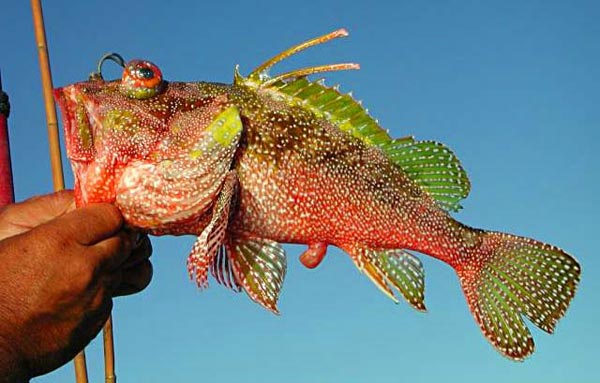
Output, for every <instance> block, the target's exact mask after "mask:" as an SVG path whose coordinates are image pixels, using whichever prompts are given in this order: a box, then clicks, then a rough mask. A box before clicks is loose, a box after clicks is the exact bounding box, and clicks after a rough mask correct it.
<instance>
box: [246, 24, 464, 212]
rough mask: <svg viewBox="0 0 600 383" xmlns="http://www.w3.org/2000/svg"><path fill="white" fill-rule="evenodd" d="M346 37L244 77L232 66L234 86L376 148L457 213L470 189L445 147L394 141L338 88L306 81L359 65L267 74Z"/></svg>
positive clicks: (288, 52)
mask: <svg viewBox="0 0 600 383" xmlns="http://www.w3.org/2000/svg"><path fill="white" fill-rule="evenodd" d="M345 36H348V32H347V31H346V30H345V29H338V30H336V31H333V32H331V33H328V34H326V35H323V36H320V37H316V38H314V39H311V40H307V41H305V42H303V43H301V44H298V45H295V46H293V47H291V48H288V49H287V50H285V51H283V52H281V53H279V54H278V55H276V56H274V57H272V58H271V59H269V60H267V61H266V62H264V63H263V64H261V65H260V66H259V67H258V68H256V69H255V70H254V71H252V72H251V73H250V75H248V77H243V76H242V75H241V74H240V73H239V71H238V68H237V67H236V68H235V72H234V84H237V85H245V86H248V87H251V88H255V89H260V91H261V92H265V93H267V94H270V95H271V96H272V97H274V98H276V99H283V100H285V101H287V102H288V103H290V104H295V105H300V106H301V107H303V108H306V109H309V110H310V111H312V112H313V113H315V115H317V116H318V117H321V118H324V119H326V120H328V121H330V122H331V123H332V124H334V125H335V126H337V127H338V128H339V129H340V130H342V131H344V132H347V133H349V134H351V135H353V136H354V137H356V138H358V139H360V140H362V141H363V142H365V143H366V144H367V145H370V146H376V147H379V148H380V149H382V150H383V152H384V153H385V154H386V155H387V156H388V157H389V158H390V159H391V160H392V161H393V162H394V163H395V164H396V165H398V166H399V167H400V168H401V169H402V170H404V171H405V172H406V174H407V175H408V177H409V178H411V179H412V180H413V181H414V182H415V183H417V184H418V185H419V186H420V187H422V188H423V189H424V190H425V191H426V192H427V193H428V194H429V195H431V197H432V198H433V199H434V200H435V201H436V202H437V203H438V205H439V206H440V207H442V208H444V209H447V210H458V209H459V208H460V205H459V204H458V202H459V201H460V200H461V199H463V198H465V197H466V196H467V194H469V189H470V185H469V180H468V178H467V175H466V173H465V171H464V169H463V168H462V166H461V165H460V162H459V161H458V158H456V156H455V155H454V154H453V153H452V152H451V151H450V149H448V148H447V147H445V146H444V145H442V144H440V143H436V142H432V141H415V140H414V139H413V138H406V139H399V140H394V139H392V138H391V137H390V136H389V134H388V132H387V131H386V130H385V129H383V128H381V127H380V126H379V123H378V122H377V120H375V119H374V118H373V117H371V116H370V115H369V113H368V111H367V110H366V109H364V108H363V107H362V105H361V104H360V102H357V101H356V100H354V98H353V97H352V95H351V94H344V93H341V92H340V91H339V90H338V89H337V87H333V88H330V87H327V86H325V85H324V84H323V83H322V81H316V82H313V81H309V80H308V79H307V78H306V76H308V75H310V74H315V73H321V72H331V71H340V70H351V69H359V68H360V67H359V65H358V64H354V63H342V64H330V65H321V66H316V67H308V68H302V69H297V70H293V71H290V72H286V73H283V74H280V75H277V76H275V77H271V76H270V75H269V70H270V69H271V68H272V67H273V65H275V64H276V63H278V62H280V61H282V60H284V59H286V58H288V57H290V56H292V55H294V54H296V53H298V52H300V51H303V50H305V49H307V48H309V47H313V46H315V45H319V44H323V43H325V42H327V41H331V40H334V39H338V38H340V37H345Z"/></svg>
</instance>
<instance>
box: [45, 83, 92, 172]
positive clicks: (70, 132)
mask: <svg viewBox="0 0 600 383" xmlns="http://www.w3.org/2000/svg"><path fill="white" fill-rule="evenodd" d="M53 93H54V99H55V101H56V103H57V104H58V108H59V110H60V112H61V116H62V124H63V132H64V138H65V144H66V148H67V156H68V158H69V159H70V160H71V161H77V162H90V161H93V160H94V157H95V154H94V150H93V145H92V147H88V148H85V147H84V145H83V144H82V142H81V137H79V134H80V126H79V123H78V121H77V116H76V112H77V108H78V107H83V108H84V110H85V113H84V116H85V119H86V121H85V122H84V123H87V125H88V127H89V129H92V130H93V127H94V125H93V124H94V121H93V119H92V118H90V114H89V109H88V108H87V105H86V104H87V100H85V97H84V94H83V92H81V91H80V90H78V89H77V85H76V84H75V85H68V86H66V87H60V88H56V89H54V91H53ZM77 98H81V101H79V102H78V101H77ZM81 102H83V105H80V103H81ZM90 136H91V137H93V133H92V132H90Z"/></svg>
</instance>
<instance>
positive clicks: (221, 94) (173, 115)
mask: <svg viewBox="0 0 600 383" xmlns="http://www.w3.org/2000/svg"><path fill="white" fill-rule="evenodd" d="M221 88H222V87H219V86H217V85H214V84H208V83H182V82H167V81H165V80H164V79H163V77H162V73H161V71H160V69H159V68H158V67H157V66H156V65H154V64H152V63H151V62H148V61H145V60H133V61H130V62H129V63H127V64H126V65H125V69H124V71H123V76H122V78H121V79H120V80H114V81H104V80H103V79H102V78H101V77H100V78H98V77H97V78H91V79H90V80H88V81H84V82H79V83H75V84H72V85H68V86H65V87H62V88H58V89H56V90H55V91H54V94H55V98H56V100H57V103H58V105H59V108H60V110H61V113H62V121H63V128H64V134H65V144H66V148H67V156H68V158H69V159H70V161H71V164H72V168H73V173H74V176H75V185H74V186H75V195H76V202H77V203H78V205H85V204H88V203H92V202H114V201H115V199H116V197H117V192H118V188H119V182H120V178H121V176H122V175H123V173H124V172H125V171H126V170H127V169H128V168H130V167H135V166H139V165H140V164H141V163H144V164H154V165H156V164H158V163H160V162H165V161H167V160H168V161H170V162H175V163H177V164H179V165H180V166H179V170H180V171H184V170H185V167H186V166H198V163H199V162H201V161H202V160H203V158H202V155H205V156H211V155H214V153H209V152H208V151H199V150H198V147H199V146H201V143H202V142H204V141H207V140H214V137H215V134H216V133H215V132H214V131H209V130H210V129H209V127H210V126H211V122H212V121H213V120H214V119H215V116H217V115H219V113H221V112H222V111H223V110H224V109H226V108H227V106H228V105H229V104H228V101H227V95H226V92H225V91H223V89H221ZM213 130H214V129H213ZM239 130H241V127H238V128H236V129H234V131H233V135H231V134H230V135H229V136H228V135H227V134H225V137H226V141H227V139H229V140H230V141H232V140H234V139H235V138H236V137H238V138H239ZM220 133H223V132H220ZM225 133H227V132H225ZM229 133H232V132H229ZM221 136H223V134H221ZM220 138H223V137H220ZM230 141H228V142H226V143H228V144H231V143H232V142H230ZM190 153H192V154H190ZM190 157H192V158H193V159H194V160H195V161H187V162H186V161H185V160H186V159H189V158H190ZM194 162H195V163H194Z"/></svg>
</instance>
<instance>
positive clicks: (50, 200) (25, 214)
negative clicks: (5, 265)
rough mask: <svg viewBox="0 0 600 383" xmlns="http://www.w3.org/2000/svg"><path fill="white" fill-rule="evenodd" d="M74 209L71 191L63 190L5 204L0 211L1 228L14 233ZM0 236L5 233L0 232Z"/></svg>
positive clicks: (26, 229) (3, 236)
mask: <svg viewBox="0 0 600 383" xmlns="http://www.w3.org/2000/svg"><path fill="white" fill-rule="evenodd" d="M74 209H75V200H74V197H73V191H71V190H63V191H60V192H57V193H53V194H47V195H43V196H37V197H33V198H30V199H28V200H25V201H23V202H18V203H15V204H11V205H8V206H6V207H5V208H3V209H2V210H1V211H0V217H1V219H2V221H3V225H2V226H3V229H4V230H7V231H9V232H10V234H11V235H16V234H19V233H22V232H25V231H28V230H31V229H32V228H34V227H37V226H39V225H41V224H44V223H46V222H48V221H51V220H53V219H54V218H56V217H60V216H62V215H64V214H66V213H68V212H69V211H71V210H74ZM0 237H2V238H5V237H6V235H3V234H2V233H0Z"/></svg>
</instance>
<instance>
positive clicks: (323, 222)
mask: <svg viewBox="0 0 600 383" xmlns="http://www.w3.org/2000/svg"><path fill="white" fill-rule="evenodd" d="M346 34H347V33H346V32H345V30H338V31H335V32H333V33H331V34H328V35H325V36H322V37H319V38H316V39H313V40H310V41H307V42H305V43H303V44H300V45H297V46H295V47H292V48H290V49H288V50H287V51H285V52H283V53H281V54H279V55H277V56H275V57H274V58H272V59H271V60H269V61H267V62H266V63H264V64H263V65H261V66H259V67H258V68H257V69H256V70H255V71H253V72H252V73H251V74H250V75H249V76H247V77H244V76H242V75H241V74H240V73H239V71H238V70H237V68H236V71H235V76H234V81H233V83H232V84H218V83H209V82H193V83H182V82H167V81H165V80H164V79H163V77H162V73H161V72H160V70H159V69H158V67H157V66H156V65H154V64H152V63H150V62H148V61H143V60H134V61H131V62H129V63H128V64H127V65H124V66H125V70H124V74H123V78H122V79H121V80H116V81H104V80H102V78H101V76H99V75H96V76H94V77H93V78H91V79H90V80H89V81H86V82H80V83H77V84H74V85H69V86H66V87H64V88H59V89H57V90H56V98H57V100H58V103H59V105H60V107H61V110H62V115H63V124H64V129H65V135H66V143H67V151H68V156H69V158H70V160H71V162H72V166H73V170H74V174H75V191H76V196H77V203H78V204H79V205H85V204H89V203H94V202H110V203H114V204H115V205H116V206H118V207H119V208H120V209H121V211H122V212H123V215H124V217H125V219H126V221H127V222H128V224H129V225H131V226H132V227H135V228H137V229H140V230H144V231H146V232H149V233H151V234H155V235H163V234H173V235H182V234H195V235H197V236H198V239H197V241H196V243H195V244H194V247H193V250H192V252H191V254H190V256H189V258H188V269H189V272H190V275H191V276H192V277H193V278H195V280H196V281H197V283H198V285H199V286H200V287H206V286H207V281H208V274H209V272H211V273H212V275H213V276H214V277H215V279H216V280H217V281H218V282H220V283H222V284H224V285H226V286H228V287H230V288H232V289H236V290H242V289H243V290H245V291H246V292H247V293H248V295H249V296H250V298H252V299H253V300H254V301H256V302H258V303H260V304H261V305H263V306H264V307H266V308H268V309H269V310H272V311H274V312H277V307H276V304H277V299H278V296H279V292H280V289H281V286H282V283H283V279H284V276H285V272H286V258H285V254H284V250H283V248H282V246H281V243H297V244H306V245H308V249H307V250H306V251H305V252H304V253H303V254H302V255H301V256H300V260H301V262H302V263H303V264H304V265H305V266H307V267H310V268H312V267H316V266H317V265H318V264H319V263H320V262H321V261H322V260H323V257H324V256H325V253H326V251H327V247H328V246H337V247H339V248H341V249H343V250H344V251H345V252H346V253H348V254H349V255H350V258H351V259H352V261H353V262H354V263H355V265H356V266H357V267H358V269H359V270H360V271H361V272H363V273H364V274H366V275H367V276H368V277H369V278H370V279H371V280H372V281H373V282H374V283H375V285H376V286H377V287H378V288H379V289H381V290H382V291H383V292H384V293H385V294H387V295H388V296H389V297H390V298H392V299H393V300H396V297H395V295H394V291H397V292H398V293H399V294H400V295H401V296H402V297H404V298H405V299H406V300H407V301H408V303H409V304H410V305H412V306H413V307H414V308H416V309H417V310H421V311H424V310H425V304H424V295H423V294H424V271H423V267H422V265H421V262H420V261H419V260H418V258H417V257H415V256H414V255H412V254H411V253H410V252H409V250H413V251H418V252H420V253H423V254H427V255H430V256H432V257H435V258H438V259H440V260H442V261H444V262H446V263H448V264H449V265H450V266H451V267H453V268H454V269H455V270H456V272H457V274H458V276H459V279H460V282H461V285H462V287H463V289H464V293H465V296H466V299H467V303H468V305H469V307H470V309H471V312H472V313H473V316H474V318H475V320H476V321H477V323H478V324H479V326H480V328H481V330H482V331H483V334H484V335H485V336H486V338H487V339H488V340H489V341H490V342H491V343H492V344H493V345H494V347H496V349H497V350H498V351H500V352H501V353H502V354H504V355H505V356H507V357H509V358H512V359H515V360H521V359H523V358H525V357H527V356H528V355H530V354H531V353H532V352H533V350H534V343H533V339H532V337H531V334H530V332H529V330H528V328H527V326H526V325H525V323H524V321H523V318H524V317H526V318H528V319H529V320H530V321H531V322H532V323H533V324H534V325H536V326H538V327H539V328H541V329H542V330H544V331H546V332H549V333H551V332H552V331H553V330H554V328H555V326H556V323H557V321H558V320H559V319H560V318H561V317H562V316H563V315H564V314H565V311H566V309H567V307H568V305H569V303H570V301H571V299H572V298H573V296H574V294H575V290H576V287H577V284H578V282H579V279H580V272H581V271H580V266H579V264H578V263H577V261H576V260H575V259H574V258H573V257H571V256H570V255H568V254H567V253H565V252H564V251H562V250H561V249H559V248H557V247H555V246H552V245H548V244H545V243H542V242H539V241H536V240H533V239H528V238H524V237H518V236H515V235H511V234H505V233H499V232H493V231H485V230H480V229H475V228H472V227H469V226H466V225H464V224H462V223H459V222H458V221H456V220H454V219H453V218H452V216H451V215H450V212H451V211H455V210H457V209H459V208H460V205H459V202H460V200H462V199H463V198H465V197H466V196H467V195H468V193H469V189H470V183H469V180H468V178H467V175H466V173H465V170H464V169H463V167H462V165H461V164H460V162H459V160H458V159H457V157H456V156H455V155H454V153H453V152H452V151H451V150H450V149H448V148H447V147H446V146H444V145H443V144H440V143H437V142H434V141H419V140H416V139H414V138H412V137H405V138H400V139H393V138H391V137H390V136H389V135H388V133H387V132H386V131H385V130H383V129H382V128H381V127H379V125H378V123H377V121H376V120H374V119H373V118H372V117H371V116H370V115H369V114H368V113H367V111H366V110H365V109H363V107H362V106H361V104H360V103H358V102H356V101H355V100H354V99H353V98H352V96H351V95H347V94H342V93H340V92H339V91H338V89H337V88H336V87H334V88H329V87H327V86H325V85H324V84H323V83H322V82H319V81H317V82H313V81H309V80H308V79H307V76H308V75H310V74H313V73H318V72H324V71H331V70H341V69H356V68H357V67H358V66H357V65H356V64H337V65H324V66H321V67H313V68H305V69H300V70H295V71H291V72H288V73H284V74H281V75H278V76H270V75H269V70H270V68H271V67H272V66H273V65H274V64H276V63H277V62H279V61H281V60H282V59H284V58H286V57H288V56H291V55H292V54H295V53H297V52H299V51H301V50H303V49H305V48H307V47H309V46H313V45H316V44H320V43H322V42H325V41H328V40H331V39H333V38H337V37H341V36H345V35H346Z"/></svg>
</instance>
